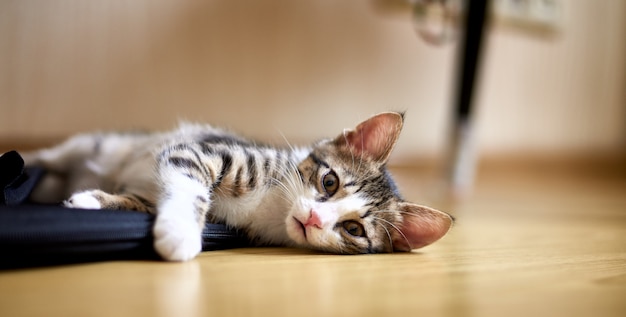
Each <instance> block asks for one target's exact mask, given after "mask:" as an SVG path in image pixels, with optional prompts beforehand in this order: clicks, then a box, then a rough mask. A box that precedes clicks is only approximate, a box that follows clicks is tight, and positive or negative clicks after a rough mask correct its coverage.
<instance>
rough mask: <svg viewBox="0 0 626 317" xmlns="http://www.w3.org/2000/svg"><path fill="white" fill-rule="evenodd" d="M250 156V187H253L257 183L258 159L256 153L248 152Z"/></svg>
mask: <svg viewBox="0 0 626 317" xmlns="http://www.w3.org/2000/svg"><path fill="white" fill-rule="evenodd" d="M246 155H247V156H248V189H252V188H254V187H255V185H256V178H257V176H256V159H255V157H254V154H252V153H249V152H246Z"/></svg>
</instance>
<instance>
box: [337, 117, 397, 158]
mask: <svg viewBox="0 0 626 317" xmlns="http://www.w3.org/2000/svg"><path fill="white" fill-rule="evenodd" d="M403 121H404V116H403V115H402V114H400V113H397V112H383V113H380V114H378V115H375V116H373V117H371V118H369V119H367V120H365V121H363V122H361V123H359V125H357V126H356V128H355V129H354V130H346V131H344V132H343V134H341V135H339V136H338V137H337V138H336V139H335V143H336V144H338V145H347V146H348V147H349V148H350V150H351V151H352V152H353V153H354V154H355V155H357V156H366V157H369V158H371V159H373V160H374V161H376V162H379V163H385V162H387V159H388V158H389V155H390V154H391V150H393V147H394V145H395V144H396V141H398V137H399V136H400V131H401V130H402V124H403Z"/></svg>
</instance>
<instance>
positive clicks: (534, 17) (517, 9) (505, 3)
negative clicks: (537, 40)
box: [470, 0, 561, 34]
mask: <svg viewBox="0 0 626 317" xmlns="http://www.w3.org/2000/svg"><path fill="white" fill-rule="evenodd" d="M470 1H471V0H470ZM492 14H493V16H494V18H495V21H496V22H497V23H498V24H503V25H507V26H512V27H515V28H519V29H522V30H526V31H531V32H541V33H544V34H554V33H557V32H558V31H559V26H560V24H561V4H560V1H558V0H494V1H493V3H492Z"/></svg>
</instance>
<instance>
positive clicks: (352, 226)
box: [341, 220, 365, 237]
mask: <svg viewBox="0 0 626 317" xmlns="http://www.w3.org/2000/svg"><path fill="white" fill-rule="evenodd" d="M341 225H342V226H343V229H345V230H346V232H347V233H349V234H350V235H352V236H355V237H364V236H365V229H364V228H363V225H361V224H360V223H358V222H356V221H354V220H348V221H344V222H342V223H341Z"/></svg>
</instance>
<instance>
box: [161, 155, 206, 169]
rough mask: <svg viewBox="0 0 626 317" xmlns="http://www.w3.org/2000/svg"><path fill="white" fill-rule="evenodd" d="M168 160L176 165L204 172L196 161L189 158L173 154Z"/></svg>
mask: <svg viewBox="0 0 626 317" xmlns="http://www.w3.org/2000/svg"><path fill="white" fill-rule="evenodd" d="M167 161H168V162H169V163H170V164H172V165H174V166H176V167H181V168H186V169H190V170H195V171H197V172H202V170H201V169H200V166H198V164H197V163H196V162H194V161H193V160H190V159H188V158H184V157H179V156H172V157H170V158H169V159H168V160H167Z"/></svg>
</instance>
